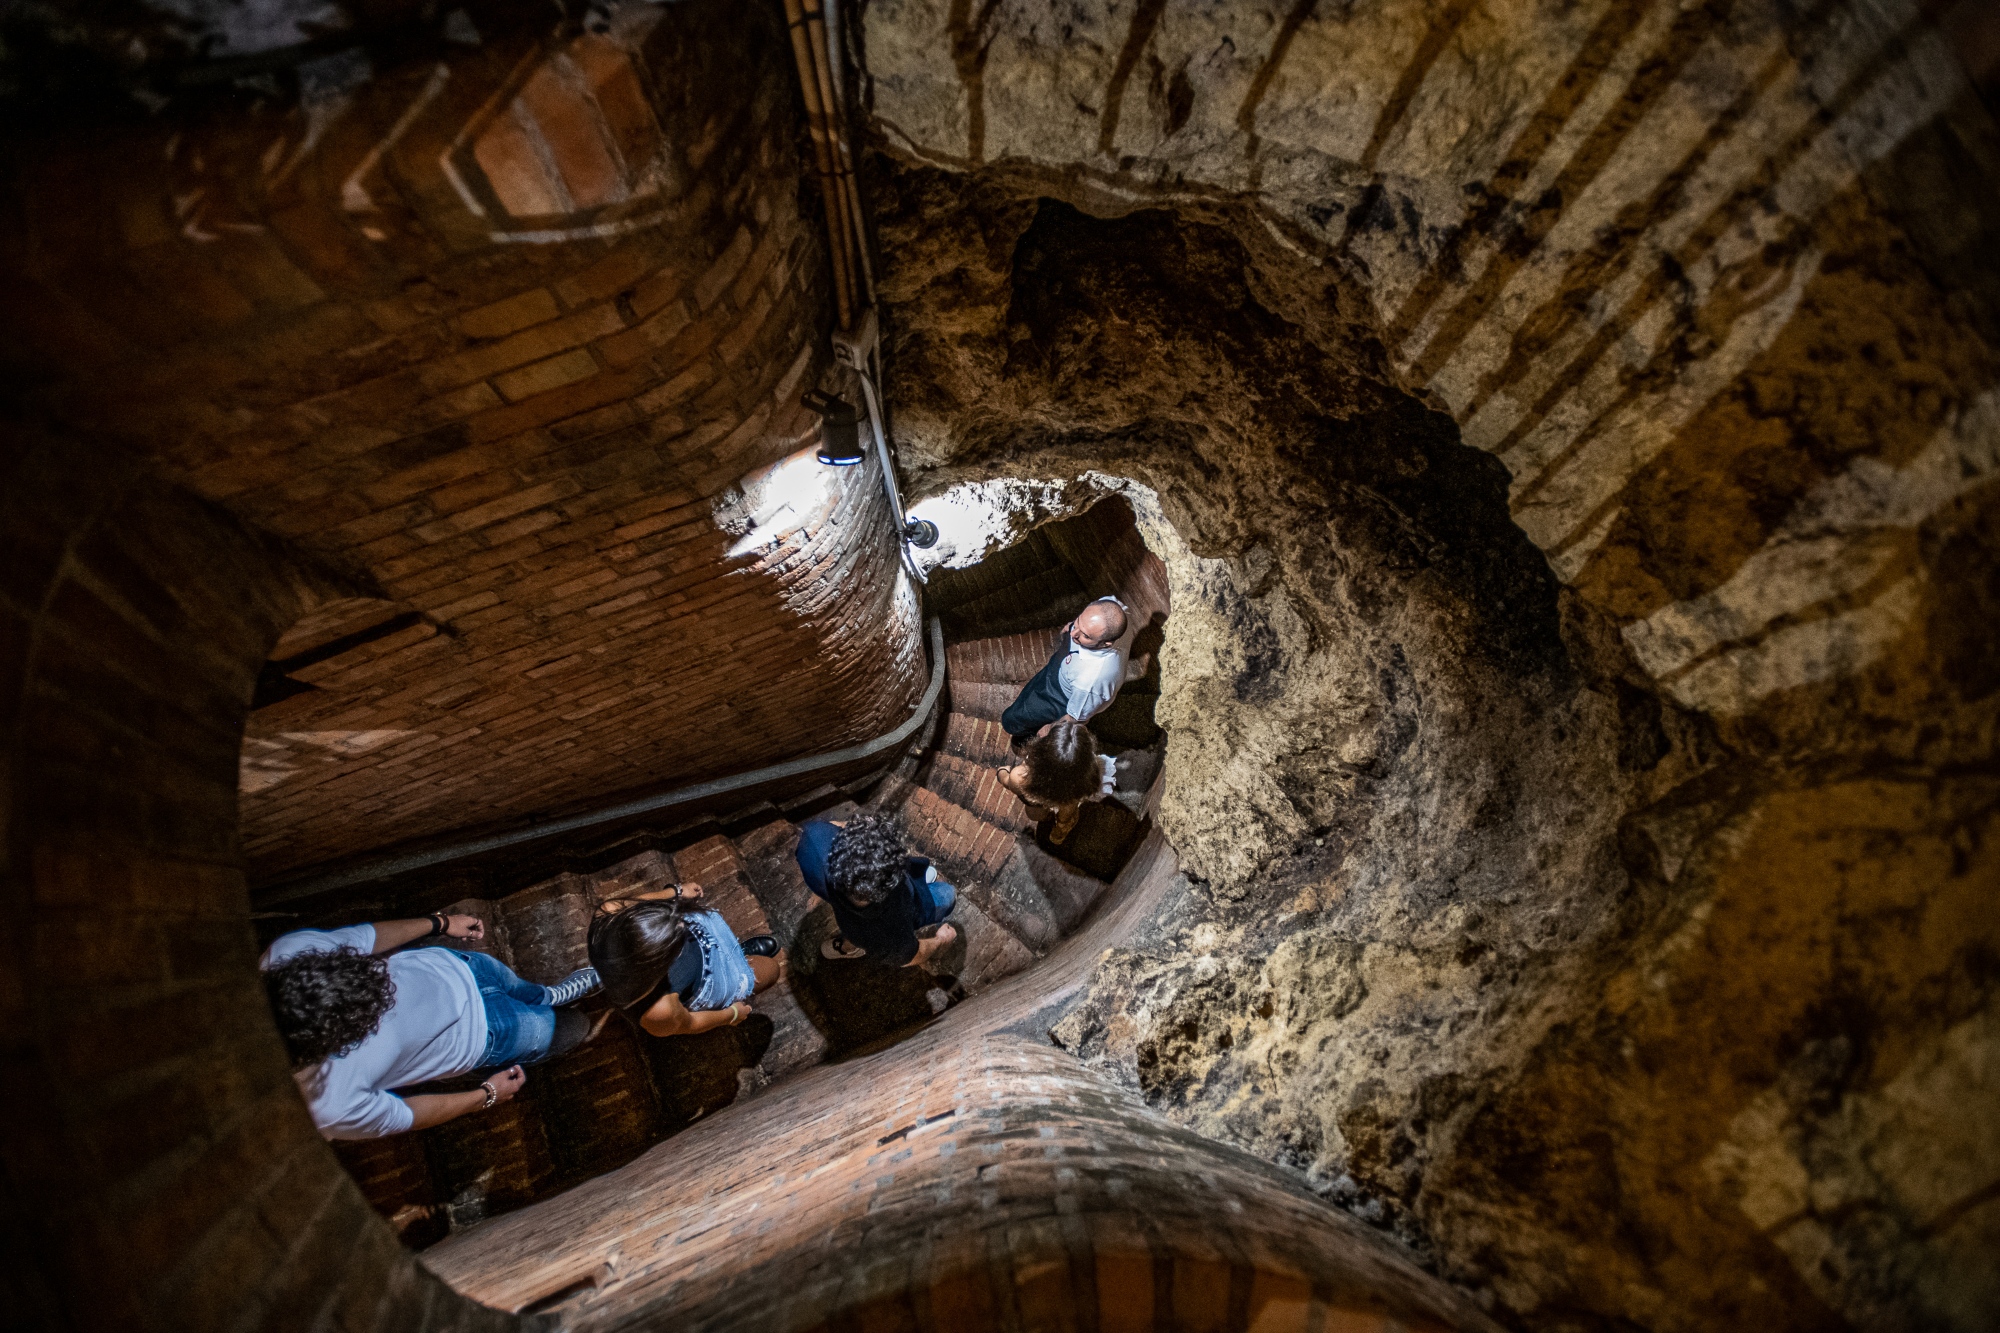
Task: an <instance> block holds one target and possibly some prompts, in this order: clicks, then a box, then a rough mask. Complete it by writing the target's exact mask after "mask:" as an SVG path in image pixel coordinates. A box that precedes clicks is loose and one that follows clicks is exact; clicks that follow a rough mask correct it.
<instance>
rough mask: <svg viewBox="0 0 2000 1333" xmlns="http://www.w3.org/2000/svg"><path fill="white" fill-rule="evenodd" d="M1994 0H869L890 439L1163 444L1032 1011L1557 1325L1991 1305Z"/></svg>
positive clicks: (1944, 1322) (1110, 476) (1064, 478)
mask: <svg viewBox="0 0 2000 1333" xmlns="http://www.w3.org/2000/svg"><path fill="white" fill-rule="evenodd" d="M1980 22H1982V19H1981V16H1980V15H1979V13H1978V12H1977V10H1976V8H1975V7H1971V6H1956V7H1952V8H1950V9H1948V10H1945V11H1943V12H1941V13H1940V14H1938V15H1926V14H1924V13H1920V12H1918V11H1916V10H1914V9H1904V8H1898V7H1880V6H1860V5H1853V6H1850V5H1843V4H1827V5H1821V6H1817V7H1814V8H1812V9H1810V10H1795V9H1793V8H1791V7H1786V6H1778V5H1766V4H1754V3H1746V4H1740V5H1735V6H1730V5H1720V4H1716V5H1693V6H1673V5H1664V4H1651V5H1648V4H1637V3H1634V4H1589V5H1580V6H1579V5H1563V6H1554V5H1551V6H1535V5H1516V6H1483V5H1479V4H1471V3H1467V4H1452V5H1443V6H1430V5H1417V4H1396V3H1381V4H1369V5H1353V6H1340V7H1332V6H1324V5H1321V6H1315V5H1313V4H1310V3H1305V4H1299V5H1294V6H1274V5H1240V6H1230V7H1223V8H1217V7H1211V6H1198V5H1192V4H1188V5H1183V4H1140V5H1137V6H1125V5H1081V6H1076V5H1071V6H1063V7H1060V9H1058V8H1056V7H1048V6H1040V5H1007V6H993V5H988V6H980V7H966V6H950V7H947V6H945V5H943V4H941V3H936V4H934V3H928V2H927V0H901V2H898V3H877V4H874V5H871V6H870V7H869V9H868V12H867V21H866V30H865V56H866V61H867V66H868V72H869V76H870V81H869V93H870V95H871V97H872V109H873V112H874V116H875V122H874V124H875V128H876V130H877V132H878V135H879V138H880V144H881V147H882V150H883V156H882V157H881V158H880V159H879V160H878V162H877V164H876V165H877V170H876V173H875V179H874V182H873V186H874V198H875V201H876V203H877V205H878V207H879V208H880V209H881V211H882V234H883V249H884V252H885V255H886V257H887V265H888V272H887V274H886V276H885V280H884V281H885V285H884V291H885V294H886V296H887V299H888V300H889V302H890V306H891V314H892V316H893V318H892V327H893V328H894V329H895V330H896V341H895V345H894V353H895V356H894V362H893V368H892V371H891V385H890V397H891V400H892V405H893V407H894V409H895V412H896V415H897V420H898V422H899V425H900V429H901V431H902V434H903V440H904V443H905V450H906V452H905V457H906V458H907V459H910V460H912V461H913V462H914V463H916V464H917V465H918V467H919V469H920V470H921V472H922V474H923V475H922V478H921V480H920V481H919V483H918V485H917V489H918V490H919V491H920V492H926V493H938V492H942V491H944V490H946V489H947V488H949V487H952V486H955V485H959V484H961V483H968V482H985V481H988V480H989V479H992V478H995V477H999V476H1012V477H1026V478H1042V479H1045V480H1047V481H1048V482H1049V483H1050V488H1049V489H1051V490H1052V491H1053V492H1054V493H1058V494H1060V493H1063V492H1064V490H1065V488H1067V494H1068V496H1069V500H1068V507H1070V508H1074V507H1077V506H1079V505H1080V504H1081V503H1083V502H1084V501H1085V500H1087V499H1088V498H1089V496H1090V495H1093V494H1096V493H1099V492H1101V491H1102V490H1103V489H1105V488H1107V487H1108V488H1112V489H1119V488H1123V489H1127V490H1128V491H1129V490H1132V489H1133V484H1136V486H1137V487H1138V488H1139V490H1140V492H1141V493H1142V494H1141V499H1142V500H1143V498H1144V497H1143V492H1150V493H1151V494H1152V495H1155V496H1157V505H1158V513H1159V516H1160V519H1159V522H1158V523H1157V524H1155V525H1153V529H1152V535H1153V536H1154V539H1155V541H1156V545H1157V549H1158V550H1159V551H1160V554H1162V556H1163V557H1164V558H1165V559H1166V561H1167V565H1168V569H1169V575H1170V579H1171V582H1172V587H1173V600H1174V608H1175V616H1174V623H1173V627H1172V630H1173V632H1172V633H1171V634H1170V636H1169V639H1168V643H1167V647H1166V649H1165V658H1164V686H1163V688H1164V693H1163V696H1162V699H1161V703H1160V709H1159V716H1160V719H1161V721H1162V722H1163V724H1165V725H1166V726H1168V728H1169V730H1170V734H1171V737H1172V740H1171V749H1170V758H1169V766H1168V773H1169V787H1168V791H1167V795H1166V799H1165V802H1164V806H1163V811H1162V816H1161V817H1162V820H1163V822H1164V825H1165V827H1166V828H1167V830H1168V832H1169V834H1170V836H1171V837H1172V838H1173V840H1174V845H1175V847H1176V849H1177V851H1179V852H1180V854H1181V855H1182V857H1183V859H1184V861H1185V863H1186V864H1187V865H1188V867H1189V868H1190V870H1191V871H1192V872H1194V874H1195V876H1196V879H1195V881H1194V882H1193V883H1192V884H1191V886H1190V887H1189V888H1188V890H1187V892H1186V893H1185V895H1184V896H1183V897H1182V898H1181V899H1179V900H1178V901H1176V902H1175V903H1172V904H1170V905H1169V906H1168V907H1167V908H1166V909H1164V910H1163V911H1162V913H1161V914H1160V916H1159V917H1158V918H1157V919H1156V921H1155V922H1154V925H1153V927H1152V930H1151V934H1150V935H1149V936H1148V937H1146V938H1142V939H1140V940H1138V941H1136V942H1135V943H1134V944H1133V945H1132V946H1130V947H1128V948H1127V949H1124V950H1120V951H1117V952H1114V954H1113V955H1112V956H1111V957H1110V958H1109V959H1107V961H1106V962H1105V964H1104V965H1103V967H1102V968H1101V969H1100V971H1099V973H1098V976H1097V978H1096V982H1095V987H1094V991H1093V994H1092V996H1091V998H1090V999H1089V1001H1087V1002H1086V1003H1085V1004H1084V1005H1083V1006H1082V1007H1081V1008H1079V1010H1078V1011H1077V1012H1076V1013H1075V1014H1073V1015H1072V1016H1071V1018H1070V1019H1069V1021H1067V1022H1066V1023H1065V1024H1064V1025H1063V1026H1061V1027H1059V1028H1058V1029H1057V1035H1058V1037H1059V1038H1060V1039H1062V1040H1063V1041H1064V1042H1065V1043H1066V1044H1068V1045H1069V1046H1070V1047H1071V1048H1072V1049H1073V1050H1075V1051H1077V1052H1078V1053H1079V1054H1081V1055H1082V1056H1083V1057H1084V1058H1085V1059H1086V1060H1088V1061H1090V1062H1092V1063H1095V1064H1098V1065H1100V1066H1101V1067H1102V1068H1104V1069H1106V1070H1107V1071H1110V1072H1112V1073H1114V1074H1115V1075H1116V1076H1117V1077H1120V1078H1122V1079H1124V1080H1126V1081H1127V1082H1128V1084H1129V1085H1131V1086H1134V1087H1137V1088H1139V1089H1140V1090H1142V1091H1143V1092H1144V1093H1145V1094H1146V1095H1147V1096H1148V1098H1149V1099H1150V1100H1151V1101H1152V1102H1153V1103H1154V1104H1155V1105H1157V1106H1160V1107H1162V1108H1163V1109H1165V1110H1167V1111H1168V1113H1169V1114H1170V1115H1172V1116H1174V1117H1176V1118H1178V1119H1180V1120H1181V1121H1182V1122H1183V1123H1186V1124H1189V1125H1191V1126H1193V1127H1196V1128H1198V1129H1201V1130H1202V1131H1204V1132H1206V1133H1210V1134H1214V1135H1217V1136H1219V1137H1222V1138H1225V1139H1227V1140H1229V1141H1231V1142H1235V1143H1239V1144H1242V1145H1243V1146H1246V1147H1248V1148H1250V1149H1252V1150H1253V1151H1256V1152H1258V1153H1259V1154H1261V1155H1263V1156H1265V1157H1267V1158H1269V1159H1271V1160H1274V1161H1278V1162H1282V1163H1284V1164H1287V1165H1289V1166H1291V1167H1294V1168H1295V1169H1297V1170H1299V1171H1300V1172H1302V1173H1303V1175H1304V1177H1305V1179H1307V1180H1308V1181H1310V1182H1311V1183H1313V1184H1314V1185H1315V1187H1317V1188H1319V1189H1321V1190H1322V1191H1324V1192H1325V1193H1327V1194H1328V1195H1329V1196H1330V1197H1332V1198H1335V1199H1338V1200H1341V1201H1342V1202H1344V1203H1346V1204H1347V1205H1348V1206H1349V1207H1350V1208H1351V1209H1352V1210H1354V1211H1355V1212H1356V1213H1357V1214H1358V1215H1359V1216H1362V1217H1364V1218H1367V1219H1369V1220H1372V1221H1377V1222H1380V1223H1382V1224H1383V1225H1385V1226H1388V1227H1391V1228H1392V1229H1394V1230H1395V1231H1396V1232H1397V1233H1398V1234H1400V1235H1402V1236H1404V1237H1405V1238H1406V1239H1408V1240H1410V1241H1411V1242H1412V1243H1413V1244H1415V1245H1417V1246H1418V1247H1419V1248H1420V1249H1422V1250H1423V1251H1424V1252H1425V1253H1427V1254H1429V1255H1430V1256H1431V1257H1432V1259H1433V1261H1434V1262H1436V1263H1437V1264H1438V1266H1439V1268H1440V1271H1442V1272H1444V1273H1445V1274H1447V1275H1449V1276H1451V1277H1452V1278H1454V1279H1455V1280H1457V1281H1459V1282H1461V1283H1463V1284H1465V1285H1466V1286H1467V1287H1468V1288H1469V1289H1470V1290H1472V1291H1474V1292H1476V1293H1477V1294H1478V1295H1479V1296H1480V1297H1481V1298H1482V1299H1483V1300H1485V1301H1487V1302H1488V1303H1489V1304H1490V1305H1491V1306H1492V1308H1493V1309H1494V1310H1495V1311H1496V1312H1497V1313H1499V1314H1501V1315H1503V1316H1504V1317H1506V1318H1508V1319H1510V1320H1511V1321H1514V1322H1516V1323H1517V1324H1519V1325H1520V1326H1522V1327H1535V1328H1544V1329H1593V1330H1594V1329H1610V1328H1622V1327H1631V1326H1635V1325H1636V1326H1639V1327H1645V1328H1653V1329H1671V1328H1694V1327H1707V1326H1712V1325H1713V1324H1714V1323H1717V1322H1721V1323H1726V1324H1728V1325H1730V1326H1746V1327H1747V1326H1764V1327H1772V1328H1785V1329H1792V1328H1819V1327H1840V1326H1854V1327H1879V1328H1898V1327H1926V1328H1930V1327H1937V1328H1964V1329H1973V1328H1981V1327H1985V1326H1987V1325H1989V1324H1990V1323H1991V1322H1992V1319H1993V1318H1994V1315H1995V1311H1996V1310H2000V1291H1996V1290H1995V1289H1994V1288H1993V1287H1992V1285H1991V1283H1992V1276H1991V1274H1992V1270H1991V1266H1990V1264H1986V1263H1984V1262H1983V1261H1982V1260H1981V1259H1980V1256H1981V1255H1982V1254H1986V1253H1990V1252H1991V1251H1992V1250H1993V1248H1994V1246H1995V1244H1996V1232H1995V1228H1996V1227H2000V1206H1996V1204H1995V1202H1994V1200H1995V1198H1996V1194H1995V1183H1996V1181H2000V1137H1996V1135H2000V1121H1996V1117H1994V1115H1993V1114H1992V1112H1991V1109H1990V1107H1991V1105H1992V1104H1993V1102H1994V1099H1993V1096H1992V1093H1993V1085H1992V1073H1991V1070H1992V1068H1993V1067H1994V1065H1993V1058H1994V1057H1993V1047H1992V1045H1991V1044H1990V1043H1991V1038H1992V1030H1993V1025H1992V1018H1991V1016H1992V1014H1993V1012H1994V1006H1995V997H1994V970H1993V967H1992V959H1993V958H1994V957H1995V956H1996V945H2000V940H1996V939H1995V937H1994V927H1993V924H1992V922H1991V921H1990V920H1988V919H1987V917H1988V916H1990V914H1989V913H1987V912H1985V910H1984V904H1985V903H1987V902H1989V901H1990V896H1991V892H1992V887H1993V885H1994V884H1995V883H1996V881H2000V866H1996V865H1995V862H1994V857H1993V852H1992V845H1993V844H1992V841H1991V836H1992V831H1993V828H1992V826H1993V821H1994V812H1995V809H1996V799H2000V782H1996V780H1995V774H1994V751H1995V745H1994V742H1995V733H1996V722H2000V718H1996V702H1995V700H1996V696H2000V690H1996V685H2000V679H1996V678H1994V677H1993V676H1992V673H1991V669H1990V666H1989V665H1987V664H1990V663H1991V662H1993V661H1995V660H2000V643H1996V641H1995V638H1994V629H1993V626H1994V625H1995V624H1996V623H2000V622H1996V620H1995V618H1994V615H1993V610H1994V596H1995V594H1994V591H1993V588H1994V577H1995V575H1994V571H1995V568H1996V548H1997V547H2000V542H1996V536H1995V533H1994V531H1993V526H1992V525H1993V514H1994V513H1995V512H1996V510H1995V505H1996V503H2000V498H1996V497H2000V489H1996V487H1995V485H1994V483H1993V480H1992V478H1993V477H1994V475H1995V473H1996V471H2000V420H1997V419H1996V415H1995V412H1994V408H1993V401H1994V400H1993V398H1992V396H1991V395H1992V393H1993V390H1994V388H1995V385H1996V383H2000V363H1996V359H1995V351H1996V345H2000V344H1996V330H1997V329H2000V326H1996V323H1995V319H1994V310H1995V306H1994V303H1993V297H1994V295H1995V293H1996V291H2000V277H1996V272H1995V269H1994V267H1993V264H1992V261H1991V255H1992V254H1994V253H1996V251H1995V250H1994V248H1993V241H1994V239H1995V236H1996V234H2000V229H1997V228H1996V212H1995V210H1994V207H1993V204H1992V200H1993V198H1994V197H1995V195H1994V192H1993V190H1992V188H1991V185H1992V182H1993V180H1994V179H1995V178H1996V173H1995V171H1994V165H1995V162H1996V160H2000V158H1996V152H1995V134H1994V128H1993V123H1992V120H1991V117H1990V115H1989V114H1988V112H1987V110H1986V109H1985V107H1984V106H1983V105H1982V103H1981V102H1980V100H1979V98H1978V96H1977V95H1976V92H1975V90H1974V89H1973V87H1972V86H1971V85H1969V84H1968V81H1967V78H1966V73H1965V71H1964V70H1963V69H1962V68H1961V66H1960V63H1959V61H1958V59H1957V56H1958V54H1959V53H1965V52H1973V51H1976V50H1977V49H1981V48H1979V46H1978V43H1977V42H1974V41H1971V40H1969V39H1968V34H1971V35H1976V34H1977V32H1978V31H1980V29H1979V26H1978V25H1979V24H1980ZM1118 478H1124V479H1127V481H1126V482H1122V483H1121V482H1119V481H1118V480H1116V479H1118ZM1036 503H1041V502H1040V501H1037V502H1036ZM1063 508H1064V506H1063V505H1062V504H1057V505H1056V506H1055V508H1054V510H1053V511H1052V512H1061V511H1062V509H1063Z"/></svg>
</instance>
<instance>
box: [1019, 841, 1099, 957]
mask: <svg viewBox="0 0 2000 1333" xmlns="http://www.w3.org/2000/svg"><path fill="white" fill-rule="evenodd" d="M1072 836H1074V835H1072ZM1057 850H1060V849H1057ZM1021 858H1022V861H1023V863H1024V864H1025V865H1026V867H1027V870H1028V874H1029V876H1030V877H1031V878H1032V879H1033V880H1034V881H1035V886H1036V887H1037V888H1039V889H1040V890H1041V891H1042V896H1043V897H1045V898H1047V899H1048V901H1049V906H1050V907H1051V908H1052V909H1053V910H1054V912H1055V920H1056V929H1057V931H1058V932H1059V933H1061V934H1063V935H1070V934H1073V933H1074V932H1075V930H1076V928H1077V925H1078V924H1079V923H1080V922H1081V921H1082V920H1083V918H1084V917H1085V916H1086V915H1088V914H1089V912H1090V908H1091V905H1092V904H1094V903H1095V902H1096V901H1097V899H1098V897H1099V896H1100V895H1102V894H1103V892H1104V890H1105V889H1107V888H1108V887H1110V883H1109V881H1107V880H1102V879H1099V878H1097V877H1096V876H1095V875H1093V874H1091V873H1090V872H1089V871H1087V870H1083V869H1081V868H1080V867H1077V866H1073V865H1071V864H1070V863H1069V862H1067V861H1065V860H1063V859H1062V858H1061V857H1060V856H1058V855H1056V854H1055V853H1054V852H1051V851H1050V850H1049V849H1048V848H1046V847H1044V846H1042V844H1041V843H1039V842H1036V841H1032V840H1029V839H1023V840H1022V843H1021Z"/></svg>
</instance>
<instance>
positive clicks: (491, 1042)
mask: <svg viewBox="0 0 2000 1333" xmlns="http://www.w3.org/2000/svg"><path fill="white" fill-rule="evenodd" d="M452 952H454V953H456V954H457V955H458V958H459V960H460V961H461V962H463V963H464V964H465V965H466V967H468V968H469V969H471V971H472V979H473V980H474V981H475V982H477V983H478V984H479V998H480V999H482V1000H484V1001H485V1002H486V1054H485V1055H483V1056H481V1057H480V1059H479V1067H480V1068H481V1069H505V1068H507V1067H508V1066H509V1065H531V1064H534V1063H535V1062H536V1061H538V1060H541V1059H544V1058H546V1057H547V1055H548V1053H549V1047H550V1046H551V1045H552V1044H554V1042H555V1039H556V1011H555V1008H554V1006H552V1005H551V1004H550V1003H549V998H550V997H549V988H548V987H547V986H538V985H536V984H535V983H534V982H532V981H523V980H522V979H521V978H520V977H518V976H515V975H514V969H513V968H511V967H508V966H507V965H506V964H505V963H503V962H501V961H500V960H499V959H498V958H494V957H491V956H489V955H487V954H483V953H472V952H470V951H462V950H456V949H455V950H453V951H452Z"/></svg>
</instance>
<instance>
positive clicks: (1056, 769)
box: [1023, 722, 1104, 805]
mask: <svg viewBox="0 0 2000 1333" xmlns="http://www.w3.org/2000/svg"><path fill="white" fill-rule="evenodd" d="M1023 758H1025V759H1026V760H1027V761H1028V783H1027V786H1028V792H1029V794H1030V795H1032V796H1034V797H1035V798H1036V799H1037V800H1042V801H1047V802H1048V803H1049V804H1051V805H1067V804H1069V803H1070V802H1071V801H1087V800H1089V799H1090V798H1091V797H1093V796H1095V795H1097V794H1098V792H1100V791H1102V790H1103V788H1104V768H1103V766H1102V765H1101V764H1099V762H1098V759H1097V738H1096V737H1095V736H1092V735H1091V734H1090V728H1089V727H1086V726H1085V725H1083V723H1081V722H1058V723H1056V724H1055V725H1054V726H1052V727H1050V728H1049V730H1048V734H1047V735H1046V736H1037V737H1035V739H1033V740H1031V741H1029V742H1028V748H1027V750H1026V752H1025V753H1024V755H1023Z"/></svg>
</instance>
